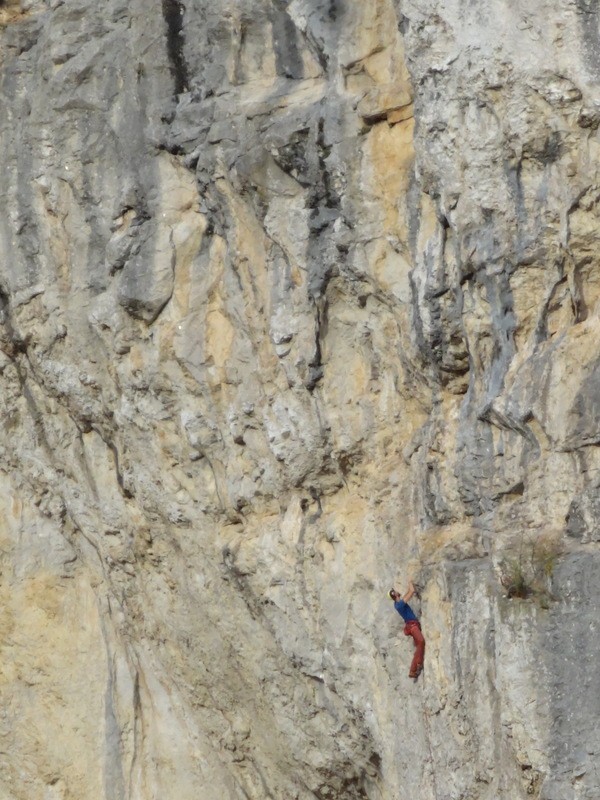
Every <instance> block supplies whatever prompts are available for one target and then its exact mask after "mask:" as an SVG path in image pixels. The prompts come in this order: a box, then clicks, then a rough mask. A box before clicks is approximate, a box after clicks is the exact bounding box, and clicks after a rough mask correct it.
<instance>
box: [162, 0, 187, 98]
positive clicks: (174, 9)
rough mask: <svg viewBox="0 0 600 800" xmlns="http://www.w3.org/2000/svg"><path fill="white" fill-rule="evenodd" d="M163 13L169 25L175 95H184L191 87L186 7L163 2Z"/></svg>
mask: <svg viewBox="0 0 600 800" xmlns="http://www.w3.org/2000/svg"><path fill="white" fill-rule="evenodd" d="M162 11H163V17H164V19H165V22H166V24H167V52H168V54H169V61H170V64H171V73H172V75H173V80H174V82H175V94H177V95H178V94H183V92H185V91H187V89H188V87H189V74H188V67H187V63H186V60H185V54H184V35H183V31H184V27H183V20H184V14H185V6H184V4H183V3H181V2H179V0H162Z"/></svg>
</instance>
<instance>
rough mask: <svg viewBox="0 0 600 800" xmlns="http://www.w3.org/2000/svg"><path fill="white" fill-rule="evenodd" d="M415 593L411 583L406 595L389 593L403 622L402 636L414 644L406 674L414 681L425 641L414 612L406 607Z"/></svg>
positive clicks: (421, 661)
mask: <svg viewBox="0 0 600 800" xmlns="http://www.w3.org/2000/svg"><path fill="white" fill-rule="evenodd" d="M416 593H417V590H416V589H415V585H414V583H413V582H412V581H409V582H408V591H407V592H406V594H404V595H401V594H400V593H399V592H397V591H396V590H395V589H390V593H389V594H390V597H391V598H392V600H393V601H394V608H395V609H396V611H397V612H398V613H399V614H400V616H401V617H402V619H403V620H404V623H405V624H404V635H405V636H412V637H413V641H414V643H415V655H414V657H413V660H412V664H411V665H410V672H409V673H408V677H409V678H414V679H415V680H416V679H417V678H418V677H419V675H420V674H421V671H422V670H423V659H424V657H425V639H424V637H423V633H422V632H421V623H420V622H419V620H418V618H417V615H416V614H415V612H414V611H413V610H412V608H411V607H410V606H409V605H408V601H409V600H410V599H412V597H413V595H415V594H416Z"/></svg>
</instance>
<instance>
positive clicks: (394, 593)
mask: <svg viewBox="0 0 600 800" xmlns="http://www.w3.org/2000/svg"><path fill="white" fill-rule="evenodd" d="M388 594H389V596H390V597H391V598H392V600H393V601H394V603H395V602H396V600H399V599H400V595H399V594H398V592H397V591H396V590H395V589H390V591H389V592H388Z"/></svg>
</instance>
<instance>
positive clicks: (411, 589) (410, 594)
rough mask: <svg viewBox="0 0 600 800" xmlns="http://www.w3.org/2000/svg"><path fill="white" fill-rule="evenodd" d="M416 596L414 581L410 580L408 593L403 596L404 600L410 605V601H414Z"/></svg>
mask: <svg viewBox="0 0 600 800" xmlns="http://www.w3.org/2000/svg"><path fill="white" fill-rule="evenodd" d="M414 594H415V585H414V583H413V582H412V580H410V581H409V582H408V591H407V592H406V594H404V595H403V596H402V599H403V600H404V602H405V603H408V601H409V600H411V599H412V597H413V595H414Z"/></svg>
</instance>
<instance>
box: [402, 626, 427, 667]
mask: <svg viewBox="0 0 600 800" xmlns="http://www.w3.org/2000/svg"><path fill="white" fill-rule="evenodd" d="M404 634H405V635H406V636H412V638H413V641H414V643H415V654H414V657H413V660H412V664H411V665H410V672H409V673H408V674H409V677H410V678H416V677H418V675H419V673H420V672H421V670H422V669H423V661H424V658H425V637H424V636H423V633H422V632H421V626H420V624H419V623H418V622H415V621H411V622H407V623H406V625H405V626H404Z"/></svg>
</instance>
